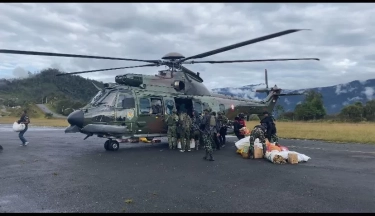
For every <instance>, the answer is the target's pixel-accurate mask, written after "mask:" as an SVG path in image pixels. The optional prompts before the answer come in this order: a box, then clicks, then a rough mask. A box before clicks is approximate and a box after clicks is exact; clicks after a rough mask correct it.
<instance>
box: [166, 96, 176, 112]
mask: <svg viewBox="0 0 375 216" xmlns="http://www.w3.org/2000/svg"><path fill="white" fill-rule="evenodd" d="M173 108H174V101H173V100H170V99H166V100H165V113H166V114H167V115H171V114H172V111H173Z"/></svg>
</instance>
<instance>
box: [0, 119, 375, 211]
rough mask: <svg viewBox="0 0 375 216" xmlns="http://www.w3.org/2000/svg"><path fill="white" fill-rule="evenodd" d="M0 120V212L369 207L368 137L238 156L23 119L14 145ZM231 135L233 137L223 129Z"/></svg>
mask: <svg viewBox="0 0 375 216" xmlns="http://www.w3.org/2000/svg"><path fill="white" fill-rule="evenodd" d="M17 135H18V134H17V133H15V132H13V131H11V125H7V126H4V125H0V145H2V146H3V148H4V149H3V150H2V151H0V212H1V213H3V212H375V169H374V168H375V146H372V145H362V144H328V143H323V142H313V141H299V140H281V141H280V143H281V144H282V145H285V146H288V147H289V149H290V150H294V151H297V152H300V153H303V154H306V155H307V156H310V157H311V158H312V159H311V160H310V161H308V162H307V163H301V164H297V165H290V164H284V165H276V164H272V163H271V162H268V161H266V160H264V159H258V160H246V159H242V158H241V157H240V156H239V155H237V154H236V153H235V151H236V148H235V146H234V143H233V142H231V143H230V144H228V145H227V146H226V147H225V148H224V149H222V150H220V151H216V152H215V155H214V156H215V159H216V161H214V162H209V161H204V160H203V159H202V157H203V154H204V153H203V151H202V150H200V151H198V152H196V151H194V152H187V153H181V152H178V151H170V150H168V149H167V145H166V144H157V145H151V144H144V143H142V144H122V145H120V150H119V151H118V152H107V151H105V150H104V147H103V143H104V141H105V139H100V138H93V137H91V138H88V139H87V140H83V138H84V136H82V135H79V134H74V135H69V134H64V132H63V130H61V129H49V128H35V127H31V128H30V130H29V131H28V132H26V134H25V137H26V138H27V139H28V141H29V142H30V144H29V145H28V146H26V147H22V146H19V144H20V141H19V139H18V136H17ZM231 140H232V141H234V139H233V138H231Z"/></svg>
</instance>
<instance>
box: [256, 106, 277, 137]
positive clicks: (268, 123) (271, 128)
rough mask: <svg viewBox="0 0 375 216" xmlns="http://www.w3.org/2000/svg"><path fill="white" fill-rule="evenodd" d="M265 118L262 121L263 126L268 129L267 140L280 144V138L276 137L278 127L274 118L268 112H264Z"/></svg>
mask: <svg viewBox="0 0 375 216" xmlns="http://www.w3.org/2000/svg"><path fill="white" fill-rule="evenodd" d="M263 115H264V118H263V119H262V120H261V121H260V123H261V125H262V126H263V127H265V128H266V133H267V135H266V136H267V139H268V140H269V141H270V142H276V143H277V142H278V137H277V135H276V125H275V122H274V118H273V117H272V116H269V113H268V112H267V111H265V112H263Z"/></svg>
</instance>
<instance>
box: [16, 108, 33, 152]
mask: <svg viewBox="0 0 375 216" xmlns="http://www.w3.org/2000/svg"><path fill="white" fill-rule="evenodd" d="M17 123H18V124H25V129H23V131H21V132H20V133H19V134H18V137H19V138H20V140H21V142H22V144H21V145H20V146H27V145H28V144H29V142H28V141H27V140H26V139H25V137H23V135H24V134H25V133H26V131H27V129H28V128H29V127H28V125H29V123H30V119H29V116H27V111H26V110H24V111H23V113H22V116H21V118H20V120H18V121H17Z"/></svg>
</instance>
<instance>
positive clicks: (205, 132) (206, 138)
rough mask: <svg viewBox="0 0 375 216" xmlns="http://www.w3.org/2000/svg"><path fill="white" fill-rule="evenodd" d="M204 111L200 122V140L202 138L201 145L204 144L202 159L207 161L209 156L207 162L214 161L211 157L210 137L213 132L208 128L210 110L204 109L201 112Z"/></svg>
mask: <svg viewBox="0 0 375 216" xmlns="http://www.w3.org/2000/svg"><path fill="white" fill-rule="evenodd" d="M203 111H204V116H203V119H202V122H201V132H202V138H203V143H204V148H205V153H206V155H205V156H204V157H203V159H204V160H207V159H208V156H210V158H209V160H210V161H214V157H213V156H212V153H213V150H212V145H213V143H212V141H213V140H212V135H213V131H212V129H211V126H210V120H211V114H210V112H211V109H210V108H206V109H204V110H203Z"/></svg>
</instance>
